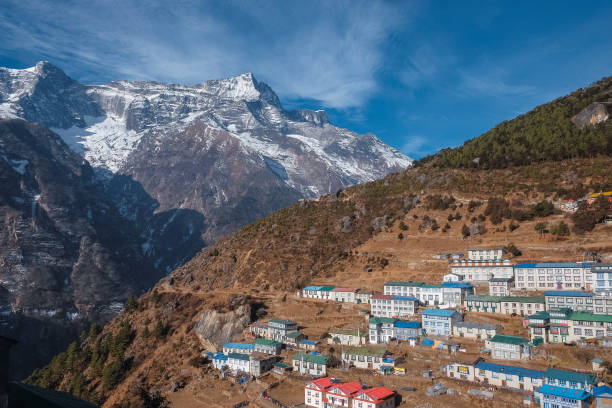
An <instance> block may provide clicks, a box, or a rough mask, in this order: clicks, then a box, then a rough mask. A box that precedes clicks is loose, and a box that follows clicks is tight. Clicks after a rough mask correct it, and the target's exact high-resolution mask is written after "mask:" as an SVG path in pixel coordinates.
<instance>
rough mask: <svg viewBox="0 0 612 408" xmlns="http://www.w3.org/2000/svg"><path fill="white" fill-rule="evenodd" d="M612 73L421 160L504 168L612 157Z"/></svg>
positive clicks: (446, 165) (444, 165)
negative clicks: (539, 162) (566, 160)
mask: <svg viewBox="0 0 612 408" xmlns="http://www.w3.org/2000/svg"><path fill="white" fill-rule="evenodd" d="M610 118H612V77H607V78H604V79H602V80H601V81H598V82H595V83H593V84H591V85H589V86H588V87H586V88H584V89H579V90H577V91H575V92H572V93H571V94H570V95H567V96H564V97H561V98H558V99H555V100H554V101H552V102H549V103H547V104H544V105H540V106H538V107H536V108H535V109H533V110H532V111H530V112H528V113H526V114H524V115H521V116H518V117H517V118H515V119H512V120H509V121H505V122H502V123H500V124H499V125H497V126H496V127H494V128H493V129H491V130H489V131H488V132H486V133H484V134H483V135H481V136H479V137H477V138H475V139H472V140H469V141H467V142H465V143H464V144H463V145H462V146H460V147H457V148H454V149H443V150H441V151H440V152H438V153H436V154H434V155H432V156H428V157H425V158H423V159H421V160H420V161H419V163H421V164H422V163H431V164H433V165H435V166H439V167H480V168H505V167H509V166H520V165H525V164H529V163H533V162H538V161H544V160H563V159H568V158H573V157H593V156H596V155H599V154H603V155H612V120H610Z"/></svg>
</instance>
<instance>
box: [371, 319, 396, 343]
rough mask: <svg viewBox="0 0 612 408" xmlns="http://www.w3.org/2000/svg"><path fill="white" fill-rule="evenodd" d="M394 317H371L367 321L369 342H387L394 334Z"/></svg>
mask: <svg viewBox="0 0 612 408" xmlns="http://www.w3.org/2000/svg"><path fill="white" fill-rule="evenodd" d="M394 323H395V319H392V318H390V317H373V318H371V319H370V322H369V333H370V343H373V344H378V343H387V342H389V340H391V339H392V338H393V337H394V336H395V330H394V327H393V325H394Z"/></svg>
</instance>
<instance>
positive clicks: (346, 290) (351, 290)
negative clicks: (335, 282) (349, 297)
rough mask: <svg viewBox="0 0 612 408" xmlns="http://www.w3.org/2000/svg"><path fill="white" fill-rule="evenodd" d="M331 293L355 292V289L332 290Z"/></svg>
mask: <svg viewBox="0 0 612 408" xmlns="http://www.w3.org/2000/svg"><path fill="white" fill-rule="evenodd" d="M332 292H357V289H353V288H334V289H332Z"/></svg>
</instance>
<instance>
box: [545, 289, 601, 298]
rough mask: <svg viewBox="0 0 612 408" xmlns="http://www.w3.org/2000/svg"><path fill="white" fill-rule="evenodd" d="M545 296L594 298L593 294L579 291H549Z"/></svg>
mask: <svg viewBox="0 0 612 408" xmlns="http://www.w3.org/2000/svg"><path fill="white" fill-rule="evenodd" d="M544 296H570V297H593V294H592V293H586V292H580V291H578V290H549V291H548V292H545V293H544Z"/></svg>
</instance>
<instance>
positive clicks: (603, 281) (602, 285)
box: [591, 263, 612, 299]
mask: <svg viewBox="0 0 612 408" xmlns="http://www.w3.org/2000/svg"><path fill="white" fill-rule="evenodd" d="M591 273H592V274H593V277H594V278H595V289H594V290H595V293H597V295H600V296H605V297H608V298H610V299H612V263H597V264H593V266H591Z"/></svg>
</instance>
